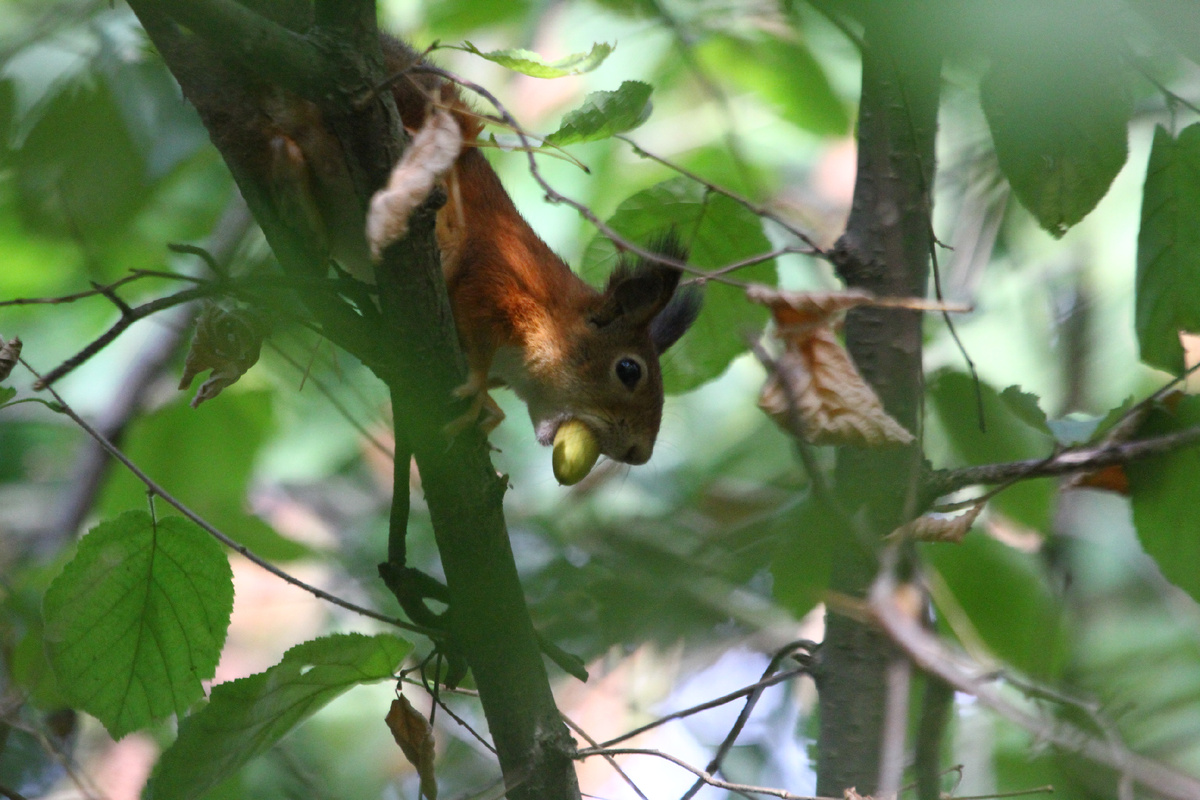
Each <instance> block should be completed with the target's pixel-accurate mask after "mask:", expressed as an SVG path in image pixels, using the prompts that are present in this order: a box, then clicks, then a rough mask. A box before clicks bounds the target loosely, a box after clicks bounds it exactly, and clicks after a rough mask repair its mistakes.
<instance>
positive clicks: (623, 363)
mask: <svg viewBox="0 0 1200 800" xmlns="http://www.w3.org/2000/svg"><path fill="white" fill-rule="evenodd" d="M614 369H615V370H616V373H617V379H618V380H620V381H621V383H623V384H625V385H626V386H628V387H629V388H630V389H633V388H634V387H635V386H637V382H638V381H640V380H641V379H642V365H641V364H639V363H638V362H636V361H634V360H633V359H632V358H622V359H621V360H620V361H618V362H617V365H616V367H614Z"/></svg>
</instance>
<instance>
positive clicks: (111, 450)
mask: <svg viewBox="0 0 1200 800" xmlns="http://www.w3.org/2000/svg"><path fill="white" fill-rule="evenodd" d="M21 363H22V364H24V365H25V368H26V369H28V370H29V371H30V372H32V373H33V375H34V377H35V378H37V379H38V381H39V382H41V376H40V375H38V373H37V371H36V370H34V369H33V367H31V366H29V364H28V363H26V361H25V360H24V359H22V360H21ZM46 391H48V392H49V393H50V395H51V396H52V397H53V398H54V400H55V401H56V402H57V403H58V404H59V405H60V406H61V407H62V413H63V414H66V415H67V417H69V418H70V419H71V420H72V421H73V422H74V423H75V424H76V425H78V426H79V427H80V428H82V429H83V431H84V433H86V434H87V435H88V436H90V437H92V439H94V440H95V441H96V442H97V443H98V444H99V445H100V446H101V447H103V448H104V449H105V450H106V451H108V454H109V455H111V456H112V457H113V458H115V459H116V460H117V461H120V462H121V463H122V464H124V465H125V468H126V469H128V470H129V471H130V472H132V473H133V475H134V477H136V478H137V479H138V480H139V481H141V482H142V483H143V484H144V485H145V486H146V488H147V489H149V490H150V491H151V492H153V493H154V494H156V495H158V496H159V497H161V498H162V499H163V500H165V501H166V502H167V503H168V504H169V505H171V506H173V507H174V508H175V509H176V510H177V511H179V513H180V514H183V515H184V516H185V517H187V518H188V519H190V520H191V521H192V522H194V523H196V524H197V525H199V526H200V527H201V528H202V529H203V530H204V531H205V532H206V533H208V534H209V535H210V536H212V537H213V538H214V539H216V540H217V541H219V542H220V543H221V544H223V545H225V546H226V547H228V548H230V549H231V550H234V551H236V552H238V553H239V554H241V555H242V556H243V557H245V558H246V559H248V560H249V561H251V562H253V563H254V564H257V565H258V566H260V567H262V568H263V569H265V570H266V571H267V572H269V573H271V574H272V575H274V576H275V577H277V578H280V579H282V580H284V581H286V582H287V583H290V584H291V585H292V586H295V587H297V588H299V589H303V590H304V591H306V592H308V593H309V594H312V595H313V596H314V597H318V598H320V599H322V600H325V601H326V602H329V603H333V604H334V605H336V606H340V607H342V608H344V609H346V610H347V611H353V612H355V613H356V614H362V615H363V616H365V617H370V618H371V619H375V620H379V621H380V622H386V623H387V624H389V625H394V626H395V627H397V628H402V629H404V630H408V631H412V632H414V633H420V634H423V635H425V636H428V637H430V638H431V639H437V638H441V637H442V636H444V635H445V634H444V633H443V632H442V631H438V630H434V629H432V628H425V627H423V626H420V625H412V624H410V623H408V622H405V621H404V620H401V619H396V618H395V617H389V616H387V615H386V614H380V613H379V612H378V611H372V610H371V609H369V608H364V607H363V606H360V605H356V604H354V603H351V602H350V601H348V600H343V599H342V598H340V597H336V596H334V595H332V594H330V593H329V592H326V591H324V590H323V589H318V588H317V587H315V586H312V585H310V584H307V583H305V582H304V581H302V580H300V579H299V578H296V577H294V576H292V575H290V574H288V573H287V572H284V571H283V570H281V569H280V568H279V567H277V566H275V565H274V564H272V563H270V562H269V561H266V560H265V559H263V558H262V557H260V556H258V555H256V554H255V553H254V552H252V551H251V550H250V549H249V548H248V547H246V546H245V545H242V544H239V543H238V542H235V541H234V540H233V539H230V538H229V537H228V536H226V535H225V534H224V533H222V532H221V531H219V530H218V529H217V528H215V527H213V526H212V525H211V524H210V523H209V522H208V521H207V520H205V519H204V518H203V517H201V516H200V515H199V514H197V513H196V512H195V511H193V510H192V509H191V508H189V507H188V506H186V505H184V504H183V503H182V502H181V501H180V500H178V499H176V498H175V496H174V495H172V494H171V493H170V492H168V491H167V490H166V489H164V488H163V487H162V486H160V485H159V484H158V483H156V482H155V481H154V480H153V479H152V478H151V477H150V476H148V475H147V474H146V473H145V472H142V470H141V469H140V468H139V467H138V466H137V465H136V464H134V463H133V462H132V461H131V460H130V459H129V457H128V456H127V455H125V453H123V452H122V451H121V450H120V449H119V448H117V447H116V445H114V444H113V443H112V442H110V441H109V440H108V439H107V438H105V437H104V436H103V435H102V434H101V433H100V432H99V431H97V430H96V429H95V428H93V427H92V426H91V425H89V424H88V423H87V422H86V421H85V420H84V419H83V418H82V417H80V416H79V415H78V414H77V413H75V410H74V409H72V408H71V407H70V406H69V405H67V402H66V401H65V400H64V399H63V398H62V395H60V394H59V393H58V392H57V391H56V390H55V389H54V387H52V386H47V387H46Z"/></svg>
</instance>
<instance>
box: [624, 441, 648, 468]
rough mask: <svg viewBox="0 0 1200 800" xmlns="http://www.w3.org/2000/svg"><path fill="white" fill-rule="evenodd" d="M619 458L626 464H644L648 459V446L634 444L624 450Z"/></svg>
mask: <svg viewBox="0 0 1200 800" xmlns="http://www.w3.org/2000/svg"><path fill="white" fill-rule="evenodd" d="M621 460H622V461H624V462H625V463H626V464H645V463H646V462H647V461H649V460H650V448H648V447H642V446H641V445H638V444H635V445H634V446H633V447H631V448H629V449H628V450H626V451H625V455H623V456H621Z"/></svg>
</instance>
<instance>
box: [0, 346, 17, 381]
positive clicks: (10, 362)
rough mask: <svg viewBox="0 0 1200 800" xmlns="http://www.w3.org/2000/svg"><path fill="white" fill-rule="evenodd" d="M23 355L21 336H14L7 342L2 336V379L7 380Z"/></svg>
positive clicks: (0, 364)
mask: <svg viewBox="0 0 1200 800" xmlns="http://www.w3.org/2000/svg"><path fill="white" fill-rule="evenodd" d="M20 357H21V337H20V336H14V337H12V338H11V339H9V340H8V341H7V342H6V341H4V339H3V337H0V381H3V380H7V379H8V376H9V375H11V374H12V371H13V367H15V366H17V360H18V359H19V358H20Z"/></svg>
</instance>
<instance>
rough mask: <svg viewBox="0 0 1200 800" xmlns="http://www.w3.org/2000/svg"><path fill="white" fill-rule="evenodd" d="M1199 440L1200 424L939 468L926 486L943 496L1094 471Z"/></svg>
mask: <svg viewBox="0 0 1200 800" xmlns="http://www.w3.org/2000/svg"><path fill="white" fill-rule="evenodd" d="M1197 443H1200V426H1196V427H1194V428H1187V429H1185V430H1182V431H1176V432H1174V433H1167V434H1163V435H1162V436H1155V437H1152V438H1149V439H1138V440H1136V441H1132V442H1113V443H1110V444H1104V445H1100V446H1099V447H1076V448H1071V449H1068V450H1063V451H1061V452H1058V453H1055V454H1053V455H1050V456H1047V457H1046V458H1032V459H1028V460H1025V461H1009V462H1004V463H1000V464H985V465H983V466H979V467H966V468H964V469H954V470H938V471H936V472H931V473H929V474H928V475H927V476H926V477H925V481H924V483H925V485H924V488H925V490H927V491H928V493H929V494H930V495H933V496H934V497H941V496H942V495H947V494H950V493H951V492H956V491H958V490H959V489H962V488H964V487H966V486H972V485H975V484H995V483H1006V482H1015V481H1021V480H1027V479H1030V478H1046V477H1050V476H1053V475H1067V474H1070V473H1074V472H1091V471H1093V470H1098V469H1103V468H1104V467H1111V466H1113V465H1115V464H1126V463H1129V462H1130V461H1137V460H1139V459H1143V458H1149V457H1151V456H1158V455H1163V454H1165V453H1170V452H1172V451H1173V450H1178V449H1181V448H1184V447H1190V446H1192V445H1195V444H1197ZM972 502H975V501H972Z"/></svg>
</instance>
